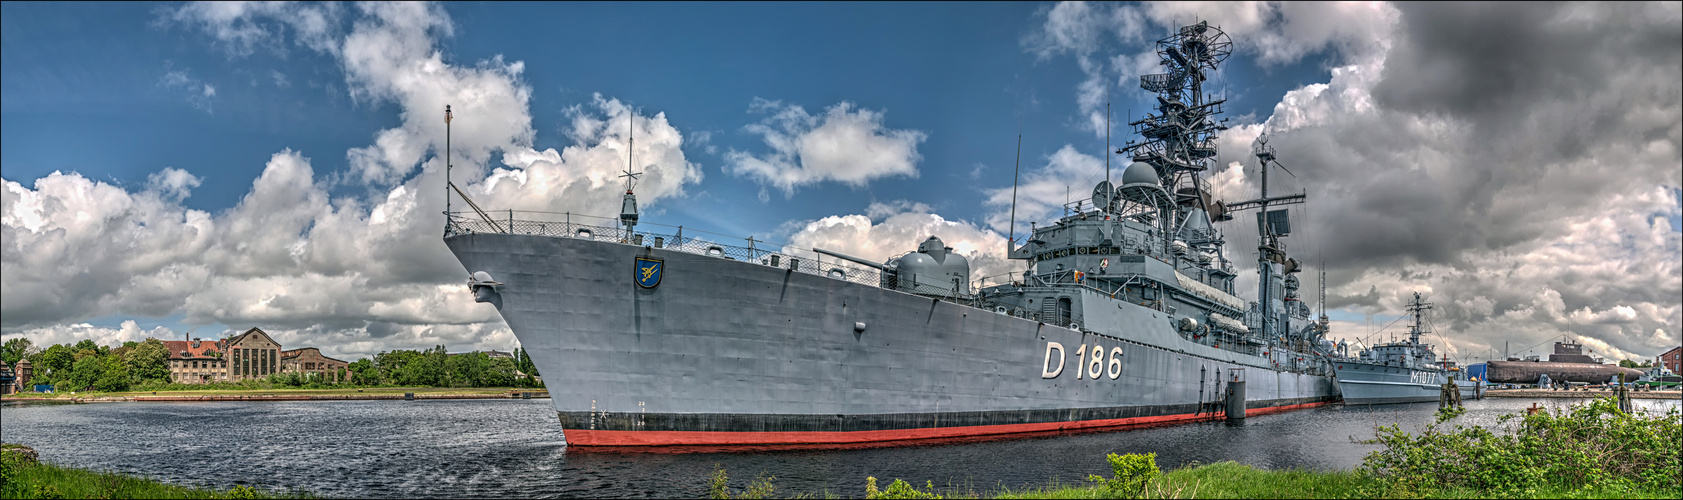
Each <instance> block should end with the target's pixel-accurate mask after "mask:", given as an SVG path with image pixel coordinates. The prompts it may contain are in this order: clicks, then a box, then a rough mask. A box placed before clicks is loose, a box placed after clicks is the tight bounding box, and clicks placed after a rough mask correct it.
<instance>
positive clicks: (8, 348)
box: [0, 337, 35, 366]
mask: <svg viewBox="0 0 1683 500" xmlns="http://www.w3.org/2000/svg"><path fill="white" fill-rule="evenodd" d="M31 354H35V343H33V342H30V341H29V339H26V338H23V337H18V338H15V339H12V340H8V341H6V345H5V346H4V347H0V360H4V361H5V362H6V365H7V366H17V364H18V360H21V359H23V358H26V357H28V356H29V355H31Z"/></svg>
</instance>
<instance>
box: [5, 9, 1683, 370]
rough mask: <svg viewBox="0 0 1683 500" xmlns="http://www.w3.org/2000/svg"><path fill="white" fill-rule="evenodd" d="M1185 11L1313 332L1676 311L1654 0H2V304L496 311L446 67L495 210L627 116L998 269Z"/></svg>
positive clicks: (709, 168) (690, 222)
mask: <svg viewBox="0 0 1683 500" xmlns="http://www.w3.org/2000/svg"><path fill="white" fill-rule="evenodd" d="M1198 21H1208V22H1209V23H1210V24H1212V25H1215V26H1218V27H1220V28H1221V29H1222V30H1224V31H1225V32H1226V33H1227V34H1228V35H1229V36H1230V37H1231V38H1232V40H1233V47H1234V50H1233V54H1232V56H1231V57H1230V58H1228V59H1227V60H1226V61H1224V62H1223V63H1222V65H1221V66H1220V68H1219V70H1218V71H1216V72H1215V73H1214V74H1213V75H1212V78H1211V80H1210V82H1209V83H1207V84H1206V86H1205V88H1206V89H1207V90H1208V91H1210V92H1211V93H1214V94H1217V95H1218V96H1219V97H1224V98H1226V99H1227V104H1226V105H1225V113H1224V115H1222V116H1223V117H1226V118H1228V119H1229V122H1228V125H1229V126H1230V127H1231V128H1230V129H1229V130H1227V131H1226V132H1225V133H1224V135H1222V137H1221V138H1220V140H1219V146H1220V151H1221V153H1220V156H1218V158H1217V161H1216V162H1215V163H1214V164H1213V167H1212V168H1211V169H1210V170H1209V171H1208V172H1206V178H1207V179H1209V180H1210V182H1211V184H1212V186H1213V187H1214V191H1215V194H1216V195H1217V197H1218V198H1221V199H1225V200H1228V201H1229V202H1232V201H1239V200H1244V199H1250V198H1254V197H1255V196H1256V194H1257V191H1258V178H1259V175H1258V173H1259V172H1258V169H1257V164H1256V161H1255V158H1254V157H1251V156H1250V155H1249V151H1250V150H1251V148H1252V146H1253V145H1254V144H1255V143H1256V141H1257V139H1258V138H1259V137H1261V136H1263V135H1264V134H1265V133H1266V136H1267V137H1268V144H1269V145H1270V146H1272V147H1274V148H1275V150H1276V155H1277V156H1278V158H1279V159H1280V162H1281V164H1282V165H1284V166H1285V167H1286V168H1287V169H1289V170H1290V174H1289V175H1286V174H1282V173H1280V172H1279V171H1277V170H1276V171H1273V172H1271V173H1270V189H1271V192H1273V193H1279V192H1282V191H1289V192H1302V193H1305V194H1306V195H1307V197H1308V202H1307V203H1305V204H1303V205H1300V206H1296V207H1295V208H1293V214H1292V216H1293V217H1294V218H1295V220H1294V223H1293V226H1294V228H1295V229H1296V231H1297V232H1296V233H1295V234H1293V235H1292V236H1291V237H1290V238H1288V245H1289V248H1288V249H1289V251H1290V252H1291V253H1292V254H1293V255H1295V256H1296V257H1297V258H1298V259H1299V260H1302V261H1304V262H1306V263H1308V264H1309V265H1308V267H1309V271H1307V273H1306V274H1307V275H1306V276H1304V277H1305V278H1307V279H1305V280H1304V282H1305V283H1306V286H1305V288H1306V289H1308V290H1310V293H1307V294H1306V296H1308V297H1309V300H1310V301H1311V303H1315V302H1317V298H1316V295H1317V294H1316V293H1315V292H1314V290H1315V286H1314V284H1315V283H1317V281H1318V275H1319V273H1320V271H1321V270H1323V269H1324V271H1325V274H1326V288H1327V291H1326V294H1327V297H1326V302H1325V305H1326V308H1327V310H1328V314H1329V316H1331V317H1332V319H1333V330H1332V333H1331V336H1332V337H1334V338H1343V339H1346V340H1351V341H1361V342H1364V343H1366V344H1372V343H1374V342H1378V341H1382V340H1386V339H1389V338H1390V336H1391V335H1400V334H1402V333H1403V332H1404V331H1405V329H1404V327H1403V326H1401V325H1402V323H1401V322H1396V321H1395V320H1396V319H1397V318H1398V317H1399V316H1400V315H1401V314H1402V313H1403V307H1404V304H1405V303H1406V302H1407V300H1408V299H1409V297H1411V296H1412V294H1413V293H1415V292H1420V293H1422V294H1424V295H1425V296H1426V297H1427V298H1428V300H1430V301H1432V302H1433V303H1435V304H1436V307H1435V309H1434V310H1433V311H1432V314H1431V315H1430V316H1428V319H1429V320H1430V323H1431V326H1432V327H1433V329H1434V330H1435V331H1436V333H1434V334H1433V336H1431V337H1428V341H1431V342H1432V343H1436V344H1439V345H1445V344H1447V346H1446V347H1444V348H1441V349H1440V350H1443V351H1445V352H1447V353H1449V354H1451V355H1454V356H1456V357H1458V358H1460V359H1463V360H1466V361H1476V360H1479V359H1485V358H1488V357H1491V356H1500V355H1501V353H1502V352H1503V350H1504V349H1506V350H1508V351H1510V352H1512V353H1513V354H1515V355H1524V354H1527V353H1529V354H1542V355H1547V354H1548V353H1549V351H1548V344H1547V343H1548V342H1550V341H1551V340H1555V339H1559V338H1560V336H1561V335H1571V336H1572V337H1571V338H1573V339H1575V340H1579V341H1581V342H1583V343H1585V344H1586V346H1587V347H1588V348H1589V349H1592V350H1594V351H1595V353H1596V354H1597V355H1603V356H1606V357H1609V358H1614V359H1625V358H1632V359H1639V360H1640V359H1646V358H1652V357H1653V356H1655V355H1657V354H1659V353H1660V352H1662V351H1664V350H1666V349H1668V348H1670V347H1672V346H1676V345H1678V344H1679V338H1680V337H1679V331H1680V330H1683V272H1680V270H1683V264H1680V261H1683V243H1680V242H1683V233H1680V232H1679V231H1680V228H1683V222H1680V221H1679V217H1680V216H1683V191H1680V186H1683V152H1680V151H1683V150H1680V146H1683V83H1680V82H1683V4H1679V3H1677V2H1668V3H1613V4H1595V3H1584V4H1579V3H1573V4H1524V5H1514V4H1509V3H1493V4H1451V3H1422V4H1391V3H1383V2H1379V3H1276V2H1211V3H1198V2H1193V3H1164V4H1159V3H1140V4H1136V3H1121V4H1108V3H1081V2H1072V3H1056V4H1053V3H997V2H987V3H921V4H917V3H913V4H906V3H863V4H861V3H796V4H779V3H762V2H755V3H653V4H644V3H618V2H616V3H582V4H580V3H566V4H543V5H529V4H525V3H509V4H499V3H449V4H425V3H402V4H376V3H359V4H337V3H325V4H317V3H284V2H283V3H267V2H263V3H257V2H253V3H239V2H228V3H208V4H176V3H166V4H156V3H152V4H149V3H115V4H110V3H101V4H83V3H24V2H6V3H4V4H0V37H3V42H4V43H3V44H0V55H3V57H0V177H3V178H4V190H3V192H0V202H3V203H0V225H3V227H0V231H3V236H4V238H3V241H0V257H3V259H0V270H3V273H0V335H3V336H4V338H6V339H11V338H15V337H18V336H22V337H26V338H29V339H31V340H32V341H33V342H35V343H36V344H37V345H47V344H53V343H63V342H74V341H77V340H80V339H93V340H95V341H96V342H100V343H103V344H116V343H121V342H123V341H128V340H141V339H144V338H146V337H157V338H161V339H180V338H186V337H189V336H191V337H203V338H216V337H221V336H224V335H227V334H228V333H231V332H239V331H244V330H245V329H248V328H251V327H259V328H262V329H263V330H264V331H267V332H269V333H270V334H271V335H273V336H274V337H275V338H276V339H277V340H278V341H280V342H281V343H282V344H283V345H284V346H287V347H302V346H315V347H319V348H321V349H322V351H323V352H324V353H325V354H328V355H331V356H336V357H339V358H341V359H353V360H354V359H357V358H360V357H362V356H368V355H372V354H375V353H377V352H380V351H386V350H392V349H417V348H428V347H432V346H434V345H438V344H444V345H446V346H448V347H449V349H450V350H451V351H467V350H474V349H503V350H506V349H509V348H511V347H513V346H514V345H515V343H516V340H515V338H514V336H513V335H512V333H511V332H510V331H509V330H508V328H507V326H506V325H505V324H504V323H503V322H502V320H501V318H500V317H498V316H497V314H496V311H495V309H494V308H492V307H491V306H490V305H488V304H478V303H474V302H473V300H472V296H471V294H469V293H468V291H467V289H466V287H465V286H464V282H465V279H466V275H467V272H466V270H465V269H463V268H462V266H461V265H460V264H459V263H457V262H456V261H455V259H454V258H453V257H451V255H450V253H449V251H448V250H447V249H446V248H445V246H444V245H443V243H442V241H441V240H440V235H441V231H442V226H443V220H444V217H443V215H442V211H443V210H444V204H445V197H444V196H443V195H444V193H443V191H444V178H443V177H444V176H445V172H444V168H443V165H444V162H443V160H442V158H441V157H442V156H443V154H444V153H445V151H446V147H445V132H446V130H445V123H444V120H443V108H444V106H445V105H450V106H452V110H453V116H454V119H453V121H452V123H451V124H450V130H449V134H450V142H449V148H448V151H449V153H450V157H451V163H452V164H453V165H454V168H453V169H452V170H451V173H450V176H451V179H452V180H453V182H454V183H455V184H457V185H458V186H460V187H461V188H462V189H463V191H464V192H466V193H467V194H468V195H469V196H470V197H472V198H473V199H474V201H475V202H477V203H478V204H479V205H480V206H483V207H485V208H486V209H488V210H493V211H495V210H539V211H552V212H571V213H576V214H581V215H595V216H613V215H615V214H616V213H617V211H618V209H619V201H618V200H619V196H620V195H621V194H622V193H623V189H624V185H623V184H622V180H621V179H619V178H618V177H617V176H618V175H619V173H620V172H621V171H622V170H624V169H626V168H627V161H628V160H627V153H632V155H633V158H635V160H634V161H635V163H636V165H635V166H636V168H637V169H638V170H640V171H642V172H644V173H643V176H642V177H641V179H640V180H639V182H638V184H637V187H636V189H637V194H638V199H639V200H640V202H641V205H642V208H643V216H642V220H643V221H644V222H645V223H652V224H664V225H668V226H680V225H681V226H684V227H685V228H686V230H692V229H693V230H706V231H713V232H716V233H722V234H727V235H734V236H739V237H747V236H753V237H755V238H756V240H761V241H769V242H775V243H778V244H787V245H790V246H792V247H798V248H811V247H819V248H826V249H830V250H836V251H842V252H844V253H849V254H852V255H858V256H862V257H867V258H872V259H884V258H887V257H891V256H893V255H896V254H899V253H902V252H905V251H908V250H912V249H913V248H914V247H915V245H916V243H917V242H919V241H921V240H922V239H923V238H926V237H928V236H929V235H932V234H933V235H936V236H939V237H941V238H942V239H943V240H945V241H946V242H947V243H948V245H949V246H953V247H954V248H955V249H956V250H957V251H959V252H961V253H964V254H965V255H967V256H968V257H970V260H971V261H972V262H974V263H975V266H974V267H975V269H974V270H973V274H975V275H976V276H977V277H981V276H987V275H994V274H999V273H1004V272H1010V271H1014V270H1015V271H1020V270H1021V269H1022V267H1023V266H1024V263H1023V262H1021V261H1009V260H1007V259H1005V258H1004V252H1005V248H1006V239H1007V237H1008V235H1010V234H1013V232H1014V234H1016V235H1018V236H1019V237H1020V236H1021V235H1022V233H1023V232H1025V231H1026V230H1027V228H1028V223H1029V222H1031V221H1032V222H1037V223H1041V224H1044V223H1047V222H1049V221H1052V220H1055V219H1056V218H1057V217H1058V216H1059V215H1061V210H1062V208H1061V207H1062V205H1063V204H1064V203H1065V202H1066V201H1068V200H1069V199H1082V198H1086V197H1087V194H1086V193H1090V192H1091V190H1092V186H1093V185H1094V184H1095V183H1096V182H1098V181H1100V180H1103V179H1104V178H1105V175H1106V174H1105V170H1106V167H1105V166H1106V160H1107V158H1106V157H1107V155H1106V153H1105V151H1106V140H1107V139H1106V134H1107V130H1108V133H1109V141H1110V143H1111V144H1112V145H1113V147H1112V149H1114V145H1117V144H1121V143H1123V142H1124V141H1127V140H1130V139H1132V138H1134V136H1133V135H1132V134H1131V130H1130V129H1129V127H1128V126H1127V125H1126V123H1127V122H1128V121H1129V119H1130V118H1137V117H1139V116H1141V115H1142V114H1143V113H1145V112H1146V111H1148V110H1149V109H1150V107H1151V106H1152V104H1153V102H1154V99H1153V97H1152V96H1151V95H1149V94H1146V93H1145V92H1144V91H1142V90H1140V89H1139V87H1138V81H1139V80H1138V78H1139V76H1140V75H1142V74H1150V73H1156V72H1160V71H1161V66H1159V64H1158V56H1157V55H1156V54H1155V53H1154V52H1153V49H1152V42H1153V41H1155V40H1157V39H1159V38H1161V37H1163V36H1166V35H1168V34H1169V33H1171V32H1172V30H1173V29H1174V28H1175V27H1176V26H1179V25H1184V24H1189V23H1193V22H1198ZM1107 103H1108V105H1109V108H1110V110H1111V113H1110V114H1111V117H1110V119H1109V123H1108V125H1107V120H1106V111H1105V110H1106V105H1107ZM1019 136H1020V141H1021V152H1020V154H1019V153H1018V142H1019ZM628 139H634V140H628ZM628 148H629V151H628ZM1109 156H1115V157H1114V158H1109V163H1110V167H1111V168H1112V170H1113V171H1114V172H1119V171H1120V169H1121V168H1123V167H1125V166H1126V160H1125V159H1124V158H1122V157H1120V156H1116V155H1109ZM1014 173H1015V174H1016V183H1017V193H1018V194H1017V197H1016V199H1015V203H1013V198H1012V195H1011V193H1012V188H1013V176H1014ZM452 203H454V204H456V205H455V206H454V207H453V208H455V209H460V208H461V206H460V203H461V202H460V201H459V200H457V201H453V202H452ZM1013 205H1015V209H1016V222H1017V227H1016V228H1015V229H1014V231H1013V228H1012V227H1011V224H1010V220H1011V219H1010V215H1009V214H1010V213H1011V209H1012V207H1013ZM1245 226H1247V224H1240V223H1234V222H1230V223H1225V224H1224V225H1223V230H1224V232H1225V233H1226V236H1227V239H1228V242H1229V245H1228V246H1227V252H1228V255H1229V257H1230V258H1232V259H1233V260H1234V261H1236V263H1237V264H1238V267H1240V268H1241V269H1242V270H1244V271H1246V273H1245V274H1243V275H1241V278H1240V279H1239V281H1238V284H1237V287H1238V289H1239V290H1240V291H1241V295H1242V296H1244V297H1247V298H1254V297H1255V295H1256V293H1255V291H1254V288H1255V287H1256V277H1255V275H1254V268H1255V264H1254V259H1255V249H1254V245H1253V244H1252V242H1254V241H1255V229H1254V227H1251V228H1247V227H1245ZM657 230H658V229H657Z"/></svg>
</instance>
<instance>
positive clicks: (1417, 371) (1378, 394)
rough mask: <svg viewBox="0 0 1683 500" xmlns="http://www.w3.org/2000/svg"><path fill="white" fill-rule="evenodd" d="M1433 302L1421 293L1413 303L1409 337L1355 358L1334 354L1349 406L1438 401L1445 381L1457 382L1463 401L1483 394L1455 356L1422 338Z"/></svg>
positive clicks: (1334, 364) (1368, 350) (1376, 346)
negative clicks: (1445, 354) (1440, 354)
mask: <svg viewBox="0 0 1683 500" xmlns="http://www.w3.org/2000/svg"><path fill="white" fill-rule="evenodd" d="M1431 308H1432V304H1431V303H1430V302H1426V301H1425V299H1423V298H1421V296H1420V292H1415V293H1414V299H1413V300H1411V301H1409V303H1408V313H1409V315H1411V316H1413V317H1414V322H1413V324H1411V325H1409V329H1408V340H1404V341H1400V342H1386V343H1382V344H1378V345H1375V346H1373V347H1371V348H1368V349H1364V350H1362V351H1361V352H1360V353H1359V354H1358V355H1356V356H1355V357H1351V358H1334V360H1333V362H1332V364H1333V370H1334V371H1335V372H1337V374H1338V385H1339V390H1340V392H1342V393H1343V395H1344V402H1345V403H1346V404H1385V403H1418V402H1425V401H1437V400H1438V398H1439V397H1440V396H1441V395H1443V394H1444V385H1445V384H1447V383H1449V382H1451V381H1453V382H1454V383H1455V387H1456V389H1455V390H1456V391H1457V392H1459V393H1460V394H1461V398H1462V399H1474V398H1477V397H1479V396H1482V395H1483V394H1484V391H1483V385H1482V384H1484V383H1485V381H1483V380H1473V379H1472V378H1471V377H1469V376H1468V375H1467V371H1466V370H1464V369H1462V368H1461V367H1459V366H1456V363H1455V362H1454V361H1453V360H1449V359H1441V360H1440V359H1439V358H1438V354H1437V353H1436V352H1433V351H1432V346H1431V344H1425V343H1422V342H1420V337H1421V336H1422V335H1425V334H1426V333H1429V331H1428V330H1427V328H1426V327H1425V326H1424V325H1423V317H1424V315H1425V313H1426V311H1428V310H1430V309H1431Z"/></svg>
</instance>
